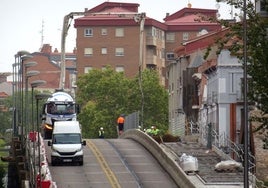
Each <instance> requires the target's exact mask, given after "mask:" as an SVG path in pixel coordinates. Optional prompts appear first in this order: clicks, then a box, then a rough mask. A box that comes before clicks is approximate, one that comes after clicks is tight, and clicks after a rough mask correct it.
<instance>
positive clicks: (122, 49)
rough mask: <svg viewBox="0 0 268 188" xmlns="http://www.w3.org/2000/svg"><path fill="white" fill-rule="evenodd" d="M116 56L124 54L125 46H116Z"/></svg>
mask: <svg viewBox="0 0 268 188" xmlns="http://www.w3.org/2000/svg"><path fill="white" fill-rule="evenodd" d="M115 56H124V48H116V49H115Z"/></svg>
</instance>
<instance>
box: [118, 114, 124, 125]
mask: <svg viewBox="0 0 268 188" xmlns="http://www.w3.org/2000/svg"><path fill="white" fill-rule="evenodd" d="M124 122H125V119H124V118H123V117H121V116H120V117H119V118H118V119H117V123H124Z"/></svg>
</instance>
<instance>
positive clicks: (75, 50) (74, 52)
mask: <svg viewBox="0 0 268 188" xmlns="http://www.w3.org/2000/svg"><path fill="white" fill-rule="evenodd" d="M76 53H77V48H76V47H74V49H73V54H75V55H76Z"/></svg>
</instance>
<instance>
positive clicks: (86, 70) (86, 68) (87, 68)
mask: <svg viewBox="0 0 268 188" xmlns="http://www.w3.org/2000/svg"><path fill="white" fill-rule="evenodd" d="M91 70H92V67H91V66H89V67H85V68H84V73H88V72H89V71H91Z"/></svg>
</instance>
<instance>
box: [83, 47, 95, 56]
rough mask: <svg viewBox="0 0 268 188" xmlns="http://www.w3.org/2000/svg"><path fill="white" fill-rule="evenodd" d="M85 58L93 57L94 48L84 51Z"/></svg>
mask: <svg viewBox="0 0 268 188" xmlns="http://www.w3.org/2000/svg"><path fill="white" fill-rule="evenodd" d="M84 54H85V56H92V55H93V49H92V48H85V49H84Z"/></svg>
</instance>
